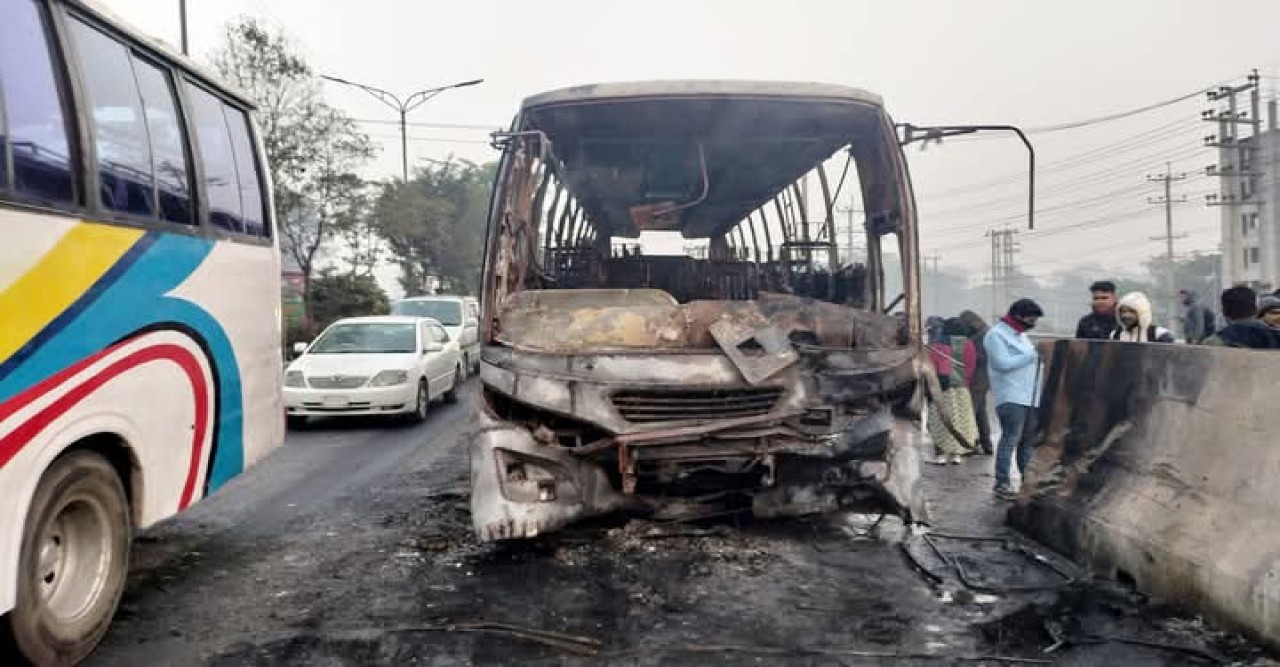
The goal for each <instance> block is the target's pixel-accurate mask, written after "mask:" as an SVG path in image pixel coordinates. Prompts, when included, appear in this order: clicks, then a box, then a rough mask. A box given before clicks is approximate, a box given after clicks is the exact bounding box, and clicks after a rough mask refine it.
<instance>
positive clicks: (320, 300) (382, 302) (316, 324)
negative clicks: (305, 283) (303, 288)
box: [311, 270, 391, 331]
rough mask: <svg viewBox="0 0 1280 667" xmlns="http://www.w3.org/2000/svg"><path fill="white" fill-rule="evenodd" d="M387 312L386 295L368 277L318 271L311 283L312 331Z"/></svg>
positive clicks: (372, 279)
mask: <svg viewBox="0 0 1280 667" xmlns="http://www.w3.org/2000/svg"><path fill="white" fill-rule="evenodd" d="M389 312H391V303H390V301H388V300H387V293H386V292H384V291H382V288H381V287H379V286H378V281H377V280H374V278H373V276H372V275H369V274H352V273H338V272H336V271H332V270H326V271H321V272H320V273H318V274H317V275H316V276H315V277H314V278H312V279H311V324H312V327H313V329H314V331H319V330H321V329H323V328H324V327H327V326H329V325H330V324H333V323H334V322H335V321H337V320H340V319H342V318H344V317H359V316H362V315H385V314H387V313H389Z"/></svg>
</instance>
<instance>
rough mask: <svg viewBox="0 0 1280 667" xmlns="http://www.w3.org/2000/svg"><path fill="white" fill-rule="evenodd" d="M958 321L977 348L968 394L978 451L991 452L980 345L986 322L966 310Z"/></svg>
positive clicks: (987, 378)
mask: <svg viewBox="0 0 1280 667" xmlns="http://www.w3.org/2000/svg"><path fill="white" fill-rule="evenodd" d="M960 322H961V323H962V324H963V325H964V327H965V335H966V336H968V337H969V340H971V341H973V345H974V347H976V348H978V367H977V368H975V369H974V372H973V378H972V379H971V380H969V396H970V398H972V399H973V415H974V417H975V418H976V419H977V420H978V443H977V444H978V451H979V452H981V453H983V454H991V453H993V452H994V451H995V446H994V445H992V443H991V415H990V414H989V413H988V412H987V410H988V408H987V406H988V405H989V401H988V400H987V399H988V397H989V396H990V395H991V377H990V376H989V375H988V374H987V350H986V348H984V347H983V346H982V339H983V338H984V337H985V336H986V335H987V329H988V327H987V323H986V322H985V321H983V319H982V316H980V315H978V314H977V313H975V312H973V311H972V310H966V311H964V312H963V313H960Z"/></svg>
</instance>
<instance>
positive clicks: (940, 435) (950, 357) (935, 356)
mask: <svg viewBox="0 0 1280 667" xmlns="http://www.w3.org/2000/svg"><path fill="white" fill-rule="evenodd" d="M929 360H930V361H931V362H932V363H933V367H934V370H936V371H937V373H938V384H939V385H940V386H941V388H942V395H941V396H938V397H937V398H936V399H935V400H933V401H931V402H930V403H929V437H930V438H931V439H932V440H933V446H934V449H935V451H936V453H937V455H938V458H937V463H955V464H958V463H961V462H962V461H963V460H964V457H965V456H967V455H969V454H971V453H973V451H974V450H975V442H976V441H977V439H978V424H977V422H976V421H975V420H974V417H973V399H972V398H971V397H970V396H969V386H970V384H971V383H972V380H973V375H974V370H975V369H976V367H977V365H978V350H977V347H976V346H974V344H973V342H972V341H970V340H969V338H968V336H966V335H965V327H964V324H963V323H962V322H961V321H960V320H959V318H954V317H953V318H951V319H949V320H947V321H946V322H945V323H944V324H943V326H942V331H941V333H940V335H939V340H938V342H936V343H931V344H930V345H929Z"/></svg>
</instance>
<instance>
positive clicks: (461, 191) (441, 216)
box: [371, 159, 497, 295]
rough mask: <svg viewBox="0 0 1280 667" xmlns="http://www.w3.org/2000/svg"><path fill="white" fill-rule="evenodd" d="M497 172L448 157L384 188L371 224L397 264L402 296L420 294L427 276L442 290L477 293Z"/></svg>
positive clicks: (492, 167) (488, 165) (488, 166)
mask: <svg viewBox="0 0 1280 667" xmlns="http://www.w3.org/2000/svg"><path fill="white" fill-rule="evenodd" d="M496 169H497V166H496V165H494V164H487V165H475V164H472V163H470V162H466V161H455V160H452V159H450V160H446V161H444V162H439V163H435V164H434V165H432V166H430V167H427V168H425V169H419V170H418V171H417V173H415V174H414V176H413V178H411V179H410V180H409V182H408V183H404V182H399V181H397V182H393V183H389V184H387V185H385V186H384V188H383V191H382V194H381V196H380V197H379V198H378V201H377V203H376V205H375V207H374V213H373V217H372V220H371V224H372V225H374V226H375V227H376V229H377V232H378V235H379V236H380V237H381V238H382V239H383V240H384V241H385V242H386V247H387V250H388V254H389V256H390V257H391V259H392V260H393V261H395V262H396V264H398V265H399V267H400V284H401V287H403V288H404V290H405V293H406V294H409V295H415V294H422V293H424V292H425V291H426V289H427V279H428V278H429V277H431V276H436V277H438V278H440V279H441V282H442V285H441V287H442V289H444V290H446V291H451V292H462V293H475V292H477V291H478V289H479V285H480V266H481V262H482V256H483V254H484V237H485V222H486V220H485V218H486V215H487V213H488V206H489V192H490V188H491V187H492V183H493V177H494V173H495V172H496Z"/></svg>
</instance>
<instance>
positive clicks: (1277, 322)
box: [1258, 294, 1280, 331]
mask: <svg viewBox="0 0 1280 667" xmlns="http://www.w3.org/2000/svg"><path fill="white" fill-rule="evenodd" d="M1258 319H1259V320H1262V323H1263V324H1265V325H1267V327H1268V328H1270V329H1274V330H1276V331H1280V296H1277V295H1275V294H1272V295H1270V296H1264V297H1262V300H1261V301H1259V302H1258Z"/></svg>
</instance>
